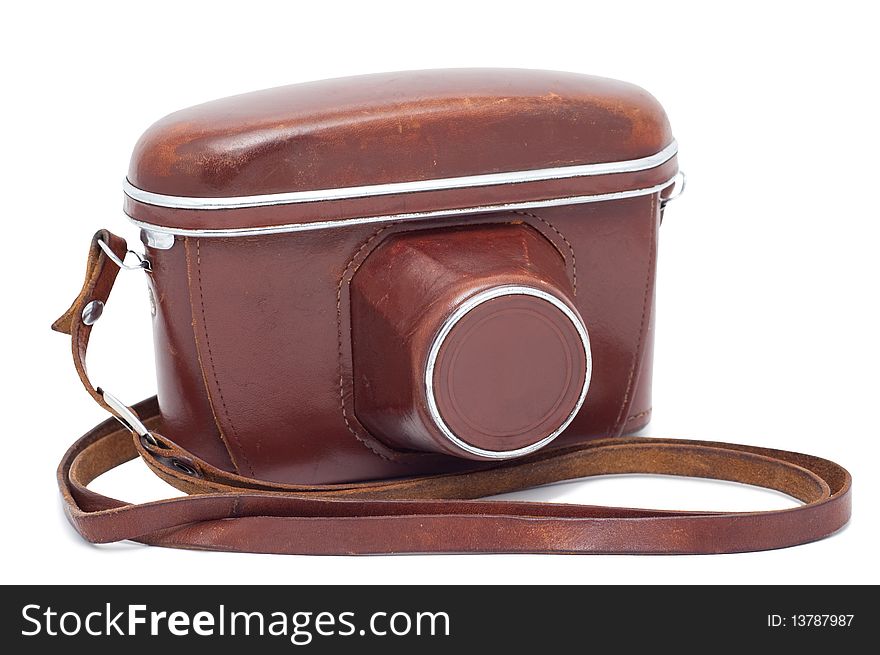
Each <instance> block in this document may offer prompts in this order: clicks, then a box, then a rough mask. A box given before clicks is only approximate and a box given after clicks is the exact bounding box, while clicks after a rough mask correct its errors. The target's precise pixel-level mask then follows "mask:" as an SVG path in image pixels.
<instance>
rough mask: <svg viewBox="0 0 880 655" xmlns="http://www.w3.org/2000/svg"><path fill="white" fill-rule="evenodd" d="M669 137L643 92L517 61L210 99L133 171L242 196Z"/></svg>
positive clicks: (544, 160)
mask: <svg viewBox="0 0 880 655" xmlns="http://www.w3.org/2000/svg"><path fill="white" fill-rule="evenodd" d="M671 140H672V134H671V131H670V129H669V124H668V122H667V120H666V115H665V113H664V112H663V109H662V107H660V105H659V104H658V103H657V101H656V100H655V99H654V98H653V97H652V96H651V95H650V94H649V93H648V92H646V91H645V90H643V89H640V88H639V87H637V86H635V85H632V84H628V83H626V82H618V81H615V80H609V79H605V78H600V77H593V76H590V75H579V74H576V73H563V72H556V71H532V70H519V69H456V70H428V71H409V72H399V73H382V74H378V75H364V76H360V77H349V78H342V79H335V80H323V81H320V82H311V83H307V84H295V85H291V86H284V87H279V88H275V89H267V90H265V91H257V92H254V93H247V94H244V95H239V96H233V97H230V98H224V99H221V100H215V101H213V102H208V103H205V104H202V105H198V106H195V107H190V108H189V109H184V110H181V111H178V112H175V113H173V114H171V115H169V116H166V117H165V118H163V119H161V120H160V121H158V122H157V123H156V124H154V125H153V126H152V127H150V129H149V130H148V131H147V132H146V133H145V134H144V135H143V137H141V139H140V141H139V142H138V144H137V145H136V146H135V149H134V153H133V155H132V159H131V167H130V169H129V173H128V178H129V180H130V181H131V182H132V183H133V184H134V185H135V186H136V187H139V188H141V189H144V190H147V191H152V192H155V193H162V194H169V195H179V196H200V197H216V196H241V195H255V194H267V193H280V192H287V191H301V190H313V189H326V188H336V187H343V186H360V185H367V184H380V183H388V182H401V181H411V180H424V179H435V178H442V177H457V176H462V175H476V174H484V173H492V172H499V171H511V170H530V169H536V168H546V167H552V166H566V165H573V164H588V163H596V162H609V161H620V160H627V159H638V158H640V157H645V156H648V155H653V154H654V153H656V152H658V151H660V150H662V149H663V148H664V147H665V146H666V145H668V144H669V143H670V141H671Z"/></svg>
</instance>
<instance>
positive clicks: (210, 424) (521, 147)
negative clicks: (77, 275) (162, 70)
mask: <svg viewBox="0 0 880 655" xmlns="http://www.w3.org/2000/svg"><path fill="white" fill-rule="evenodd" d="M392 89H397V91H393V90H392ZM420 108H421V109H420ZM414 117H418V120H415V118H414ZM331 119H332V120H331ZM400 126H403V127H400ZM398 127H400V129H398ZM392 128H393V129H392ZM670 141H671V133H670V130H669V126H668V124H667V123H666V118H665V115H664V114H663V113H662V110H661V109H660V108H659V107H658V106H657V105H656V101H654V100H653V99H652V98H651V97H650V96H648V95H647V94H646V93H645V92H643V91H642V90H640V89H638V88H637V87H632V86H631V85H626V84H621V83H615V82H610V81H608V80H601V79H598V78H591V77H589V76H581V75H572V74H557V73H547V72H534V71H530V72H522V71H453V72H446V73H445V74H443V75H440V74H438V73H413V74H407V75H402V76H400V75H396V74H395V75H390V76H380V77H369V78H358V80H355V81H346V82H345V83H341V82H333V81H331V82H327V83H319V84H316V85H305V86H296V87H285V88H284V89H278V90H270V91H267V92H260V93H257V94H250V95H247V96H241V97H237V98H232V99H227V100H224V101H218V103H209V104H208V105H202V106H200V107H197V108H193V109H190V110H185V111H184V112H182V113H179V114H175V115H173V117H172V118H169V119H165V120H163V121H160V123H159V124H158V127H156V126H154V128H151V129H150V130H149V131H148V133H147V135H146V136H145V137H144V139H142V141H141V142H140V144H139V145H138V147H137V148H136V150H135V153H134V156H133V159H132V169H131V173H130V177H131V181H132V182H133V183H135V184H136V185H137V186H140V187H144V188H147V189H149V190H151V191H156V192H161V193H173V194H181V195H204V196H212V195H252V194H259V193H271V192H279V191H292V190H297V189H303V188H322V187H336V186H352V185H357V184H365V183H375V182H388V181H404V180H414V179H426V178H434V177H441V176H454V175H464V174H480V173H489V172H494V171H499V170H514V169H519V168H523V169H529V168H539V167H544V166H552V165H565V164H575V163H590V162H597V161H615V160H621V159H628V158H637V157H642V156H646V155H650V154H653V153H656V152H657V151H659V150H661V149H662V148H663V147H665V146H666V145H668V143H669V142H670ZM313 146H314V147H313ZM215 155H216V156H215ZM218 157H219V159H218ZM230 158H232V159H230ZM232 160H234V162H233V163H234V165H228V166H227V165H226V164H223V165H221V164H220V163H218V162H221V163H222V162H227V163H228V162H229V161H232ZM198 162H201V163H200V164H198V166H196V164H197V163H198ZM212 162H213V163H212ZM368 164H369V165H368ZM372 164H375V165H372ZM429 164H430V165H429ZM676 171H677V163H676V161H675V158H672V159H670V160H669V161H668V162H666V163H665V164H662V165H660V166H657V167H655V168H653V169H650V170H645V171H639V172H635V173H624V174H616V175H600V176H596V177H588V178H582V179H581V178H578V179H569V180H549V181H543V182H537V183H529V184H513V185H504V184H497V185H494V186H489V187H480V188H475V189H457V190H456V189H453V190H446V191H438V192H424V193H417V194H408V195H391V196H382V197H378V198H357V199H352V200H348V201H334V202H321V203H306V204H304V205H280V206H273V207H260V208H250V209H233V210H177V209H168V208H162V207H154V206H150V205H146V204H143V203H140V202H135V201H133V200H131V199H129V200H128V201H127V203H126V210H127V211H128V212H129V213H130V214H131V215H133V216H135V217H136V218H139V219H142V220H148V221H149V222H152V223H155V224H157V225H166V226H172V227H173V226H183V227H187V228H208V229H216V228H225V227H230V226H233V227H236V226H260V225H278V224H286V223H291V222H293V223H296V222H314V221H326V220H331V221H332V220H336V219H338V218H344V217H347V216H367V215H370V214H371V213H374V212H375V213H378V214H379V215H385V214H387V213H394V212H397V211H401V210H402V211H421V210H427V211H441V212H442V211H446V209H448V208H449V207H463V206H473V203H478V204H479V203H486V202H488V203H506V202H510V201H518V200H521V199H523V198H558V197H560V194H562V196H563V197H565V196H566V194H570V193H581V192H588V193H601V192H614V191H619V190H626V189H629V188H640V187H642V186H645V185H648V186H650V185H655V184H658V183H660V182H663V181H664V180H667V179H669V178H670V177H671V176H672V175H674V174H675V172H676ZM331 172H332V175H331ZM660 195H661V194H660V193H659V192H656V193H652V194H649V195H642V196H639V197H633V198H624V199H619V200H614V201H605V202H595V203H587V204H572V205H563V206H555V207H542V208H539V209H534V210H528V211H513V212H512V211H504V212H482V213H476V214H472V215H462V216H455V215H450V216H441V217H436V218H422V219H419V220H411V221H392V220H385V221H380V222H377V223H373V224H358V225H346V226H336V227H331V228H327V229H321V230H314V231H304V232H291V233H285V234H265V235H258V236H246V237H236V238H216V237H215V238H207V237H201V236H186V237H177V238H176V243H175V245H174V247H173V248H171V249H170V250H158V249H154V248H149V249H148V252H149V257H150V259H151V260H152V261H153V265H154V273H153V275H152V283H153V285H154V289H153V290H154V296H155V298H156V299H157V304H158V311H157V315H156V318H155V319H154V320H155V328H156V330H155V334H156V352H157V364H158V368H159V394H158V396H159V404H160V407H161V409H162V418H163V423H164V425H163V431H164V433H165V434H167V436H168V437H169V438H171V439H172V440H174V441H175V442H176V443H178V444H180V445H181V446H182V447H184V448H186V449H188V450H189V451H191V452H193V453H195V454H196V455H198V456H200V457H203V458H204V459H206V460H207V461H210V462H211V463H212V464H214V465H216V466H218V467H220V468H222V469H225V470H230V471H235V472H238V473H240V474H242V475H245V476H249V477H253V478H259V479H264V480H270V481H275V482H296V483H326V482H343V481H353V480H368V479H381V478H389V477H401V476H407V475H415V474H421V473H429V472H438V471H453V470H462V469H468V468H473V467H480V466H482V465H483V464H482V463H480V462H474V461H465V460H462V459H461V458H459V457H455V456H451V455H449V454H439V453H435V452H417V451H416V450H414V449H413V448H412V447H411V446H412V444H411V443H410V444H409V446H406V445H405V444H403V445H402V444H401V440H400V439H395V437H394V436H393V434H390V433H389V434H374V433H373V431H371V430H369V429H367V428H366V427H365V426H364V425H362V424H361V422H360V421H359V419H358V411H356V407H355V406H356V398H355V396H356V393H357V389H356V385H355V383H354V379H355V377H354V376H355V375H356V372H355V371H354V370H353V366H352V347H353V346H352V340H353V339H352V292H351V284H352V279H353V277H354V276H355V275H357V274H358V271H359V270H360V269H361V267H362V266H364V265H365V262H366V261H367V260H368V258H369V257H370V256H371V254H372V253H373V252H374V251H375V250H376V249H377V248H381V247H383V244H385V243H386V241H387V240H388V239H390V238H393V237H396V236H399V235H404V234H406V235H412V234H418V233H420V232H421V231H424V230H448V229H455V230H459V229H461V228H463V227H465V226H468V227H471V228H480V226H483V225H494V226H501V227H504V226H508V228H505V229H510V227H509V226H517V225H523V226H528V227H529V228H530V229H532V230H534V231H535V233H536V234H540V235H541V236H542V237H543V239H544V241H542V243H544V244H549V246H551V247H552V249H554V250H555V251H556V253H557V255H558V260H557V261H558V262H559V270H558V271H557V272H556V273H552V275H551V277H552V276H554V275H555V276H556V277H557V278H559V276H560V275H561V276H562V278H564V279H559V280H558V281H556V282H551V283H550V284H551V286H554V285H555V287H556V288H557V289H561V288H564V289H565V292H564V295H565V296H566V301H567V302H570V304H571V305H572V308H573V309H574V310H575V311H576V312H577V313H578V314H579V315H580V316H581V317H583V321H584V323H585V324H586V325H587V327H588V330H589V332H590V338H591V345H592V354H593V376H592V380H591V384H590V391H589V395H588V398H587V401H586V403H585V406H584V407H585V409H583V410H582V411H581V412H579V413H578V415H577V416H576V417H575V418H574V420H573V421H572V423H571V425H570V426H569V428H568V429H567V430H566V431H565V432H564V433H563V434H562V435H561V436H560V437H559V438H558V439H557V440H556V442H554V445H556V446H563V445H566V444H571V443H573V442H577V441H582V440H585V439H590V438H595V437H600V436H612V435H618V434H621V433H624V432H632V431H635V430H637V429H639V428H640V427H642V426H643V425H645V424H646V423H647V421H648V419H649V416H650V391H649V389H650V383H651V380H650V362H649V361H647V360H648V359H649V358H648V357H646V355H645V353H646V352H648V351H649V349H650V346H651V339H652V332H651V329H650V327H651V325H652V312H653V292H654V291H653V285H654V270H655V255H656V240H657V228H658V224H659V200H660ZM480 229H481V228H480ZM500 243H501V240H499V244H500ZM492 245H493V244H492V240H491V238H487V239H486V242H485V249H488V250H491V248H492ZM473 250H474V249H473V248H471V251H473ZM463 252H464V250H463ZM471 256H472V255H468V257H471ZM473 256H474V257H476V255H473ZM554 256H555V255H554ZM467 263H468V262H464V264H465V265H467ZM538 275H539V277H540V276H546V275H547V273H545V272H539V273H538ZM392 277H393V276H392ZM545 281H546V280H545ZM454 305H455V301H454V300H452V299H450V298H446V299H442V300H438V302H437V304H435V305H434V306H433V308H432V311H435V312H436V313H437V315H438V316H442V315H443V314H448V313H450V312H452V311H453V310H454ZM368 336H369V335H366V336H362V337H361V338H360V341H361V343H364V342H365V341H366V340H368ZM386 378H387V376H386ZM360 382H363V381H362V380H361V381H360ZM362 394H363V391H362ZM422 410H423V408H419V409H418V411H419V412H420V411H422ZM372 423H373V425H374V429H375V428H376V427H377V426H378V425H380V424H382V421H381V420H373V421H372ZM403 423H404V424H401V428H400V430H398V431H397V433H398V434H400V433H401V432H403V431H406V429H407V428H408V427H409V426H407V425H405V422H403ZM392 432H394V431H392ZM403 441H406V439H404V440H403ZM420 450H421V449H420Z"/></svg>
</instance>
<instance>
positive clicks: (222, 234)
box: [128, 176, 677, 238]
mask: <svg viewBox="0 0 880 655" xmlns="http://www.w3.org/2000/svg"><path fill="white" fill-rule="evenodd" d="M676 179H677V176H676V177H671V178H669V179H668V180H666V181H665V182H661V183H660V184H656V185H654V186H652V187H646V188H644V189H630V190H628V191H615V192H613V193H597V194H595V195H590V196H566V197H563V198H549V199H547V200H530V201H527V202H510V203H504V204H500V205H482V206H479V207H463V208H461V209H438V210H435V211H428V212H412V213H406V214H387V215H383V216H364V217H358V218H340V219H338V220H333V221H315V222H313V223H288V224H285V225H265V226H262V227H233V228H226V229H211V230H195V229H185V228H178V227H164V226H162V225H155V224H153V223H146V222H144V221H139V220H137V219H136V218H132V217H131V216H129V217H128V219H129V220H130V221H131V222H132V223H134V224H135V225H136V226H137V227H139V228H141V229H142V230H146V231H147V232H160V233H165V234H174V235H177V236H182V237H199V238H210V237H218V238H230V237H250V236H258V235H261V234H282V233H285V232H305V231H308V230H324V229H327V228H332V227H349V226H352V225H367V224H369V223H382V222H395V221H410V220H418V219H427V218H440V217H444V216H448V217H451V216H466V215H468V214H482V213H484V212H499V211H515V210H519V209H537V208H538V207H561V206H564V205H582V204H585V203H590V202H605V201H607V200H622V199H624V198H635V197H638V196H649V195H651V194H654V193H659V192H660V191H663V189H665V188H666V187H668V186H669V185H670V184H672V183H673V182H675V180H676Z"/></svg>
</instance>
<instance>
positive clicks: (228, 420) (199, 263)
mask: <svg viewBox="0 0 880 655" xmlns="http://www.w3.org/2000/svg"><path fill="white" fill-rule="evenodd" d="M196 276H197V281H198V287H199V305H200V307H201V311H202V333H203V334H204V335H205V348H206V350H207V351H208V363H209V365H210V367H211V376H212V377H213V378H214V386H215V387H216V388H217V397H218V398H219V399H220V405H221V406H222V407H223V414H224V416H225V417H226V423H227V425H229V429H230V431H231V432H232V438H233V439H234V440H235V444H236V446H238V452H239V453H240V454H241V458H242V459H243V460H244V463H245V466H246V467H247V470H248V472H249V473H250V474H251V475H254V469H253V467H252V466H251V463H250V461H249V460H248V458H247V455H246V454H245V452H244V449H243V448H242V445H241V440H240V439H239V438H238V432H237V431H236V429H235V425H234V424H233V423H232V417H231V416H230V415H229V408H228V407H227V406H226V400H225V399H224V398H223V389H222V388H221V386H220V379H219V378H218V377H217V369H216V367H215V365H214V355H213V353H212V351H211V339H210V337H209V336H208V323H207V314H206V312H205V297H204V293H203V290H202V251H201V240H200V239H196ZM221 433H222V430H221ZM230 455H232V453H230Z"/></svg>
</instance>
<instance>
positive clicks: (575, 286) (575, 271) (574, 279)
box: [513, 211, 578, 296]
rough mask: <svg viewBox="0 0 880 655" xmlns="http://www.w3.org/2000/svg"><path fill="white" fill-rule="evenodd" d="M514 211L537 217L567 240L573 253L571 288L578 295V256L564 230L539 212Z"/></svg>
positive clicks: (566, 243)
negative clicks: (575, 254)
mask: <svg viewBox="0 0 880 655" xmlns="http://www.w3.org/2000/svg"><path fill="white" fill-rule="evenodd" d="M513 213H514V214H519V215H520V216H531V217H532V218H535V219H537V220H539V221H541V222H542V223H544V225H546V226H547V227H549V228H550V229H551V230H553V231H554V232H556V234H558V235H559V238H560V239H562V240H563V241H564V242H565V245H566V246H568V251H569V252H570V253H571V288H572V295H574V296H576V295H577V292H578V269H577V258H576V257H575V256H574V248H573V247H572V245H571V242H570V241H569V240H568V239H566V238H565V235H564V234H563V233H562V232H560V231H559V230H557V229H556V226H555V225H553V223H551V222H550V221H548V220H547V219H544V218H541V217H540V216H538V215H537V214H532V213H530V212H521V211H517V212H513ZM562 258H563V259H565V256H564V255H563V257H562Z"/></svg>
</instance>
